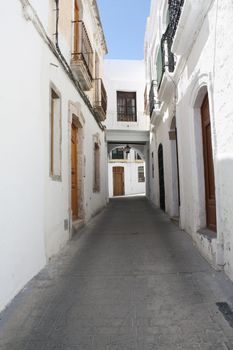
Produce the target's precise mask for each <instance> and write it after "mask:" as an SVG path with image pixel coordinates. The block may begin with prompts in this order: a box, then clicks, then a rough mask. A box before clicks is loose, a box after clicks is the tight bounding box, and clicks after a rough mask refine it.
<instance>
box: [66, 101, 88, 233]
mask: <svg viewBox="0 0 233 350" xmlns="http://www.w3.org/2000/svg"><path fill="white" fill-rule="evenodd" d="M72 124H74V125H75V126H76V127H77V130H78V134H77V138H78V155H77V162H78V164H77V168H78V219H77V220H75V221H73V219H72V208H71V191H72V188H71V186H72V184H71V155H72V152H71V133H72ZM84 127H85V119H84V117H83V114H82V112H81V105H80V103H78V102H77V103H74V102H72V101H69V129H68V137H69V142H68V145H69V146H68V147H69V151H68V153H69V169H70V170H69V191H68V193H69V196H68V197H69V198H68V200H69V222H70V225H69V228H70V229H69V231H70V237H71V236H72V225H73V224H75V223H77V222H79V221H84V220H85V208H84V176H85V169H84V164H85V157H84Z"/></svg>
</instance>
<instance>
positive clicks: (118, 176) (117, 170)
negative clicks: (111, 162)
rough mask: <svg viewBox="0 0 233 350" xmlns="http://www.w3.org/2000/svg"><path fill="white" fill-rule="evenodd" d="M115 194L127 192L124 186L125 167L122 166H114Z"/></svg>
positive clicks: (120, 194)
mask: <svg viewBox="0 0 233 350" xmlns="http://www.w3.org/2000/svg"><path fill="white" fill-rule="evenodd" d="M112 170H113V195H114V196H123V195H124V194H125V186H124V168H123V167H120V166H115V167H113V169H112Z"/></svg>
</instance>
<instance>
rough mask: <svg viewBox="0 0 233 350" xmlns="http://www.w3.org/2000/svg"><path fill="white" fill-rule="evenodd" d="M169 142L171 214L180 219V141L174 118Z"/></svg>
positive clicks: (174, 118)
mask: <svg viewBox="0 0 233 350" xmlns="http://www.w3.org/2000/svg"><path fill="white" fill-rule="evenodd" d="M169 140H170V147H171V182H172V183H171V186H172V209H171V214H172V216H173V217H175V218H178V217H179V211H180V210H179V209H180V181H179V161H178V141H177V128H176V117H173V118H172V122H171V126H170V131H169Z"/></svg>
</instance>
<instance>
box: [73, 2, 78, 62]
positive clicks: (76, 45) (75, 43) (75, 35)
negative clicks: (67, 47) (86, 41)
mask: <svg viewBox="0 0 233 350" xmlns="http://www.w3.org/2000/svg"><path fill="white" fill-rule="evenodd" d="M78 21H79V8H78V4H77V1H76V0H75V6H74V53H75V54H77V53H79V22H78ZM75 58H76V56H75Z"/></svg>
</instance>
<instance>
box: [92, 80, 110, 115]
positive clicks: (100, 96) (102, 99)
mask: <svg viewBox="0 0 233 350" xmlns="http://www.w3.org/2000/svg"><path fill="white" fill-rule="evenodd" d="M94 87H95V101H94V108H95V110H96V112H97V114H98V115H99V117H100V119H101V120H102V121H103V120H104V119H105V117H106V113H107V93H106V90H105V87H104V84H103V80H102V79H101V78H98V79H95V86H94Z"/></svg>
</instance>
